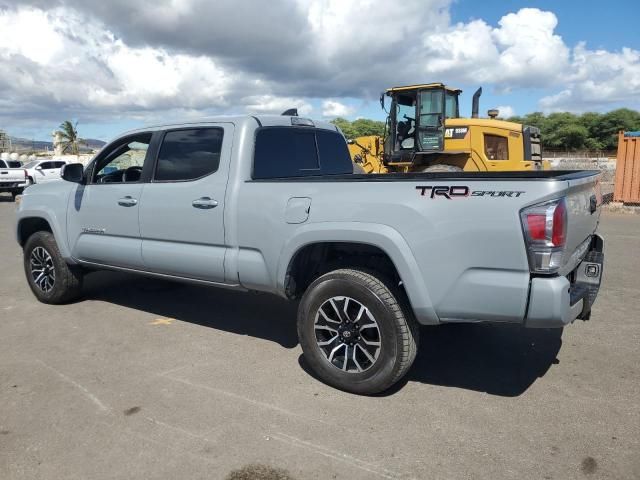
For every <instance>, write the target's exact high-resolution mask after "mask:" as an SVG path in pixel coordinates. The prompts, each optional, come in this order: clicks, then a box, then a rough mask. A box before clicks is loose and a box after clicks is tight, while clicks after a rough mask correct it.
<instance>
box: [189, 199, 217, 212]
mask: <svg viewBox="0 0 640 480" xmlns="http://www.w3.org/2000/svg"><path fill="white" fill-rule="evenodd" d="M191 205H193V206H194V207H195V208H202V209H204V210H207V209H209V208H216V207H217V206H218V202H217V201H216V200H213V199H212V198H209V197H201V198H198V199H197V200H194V201H193V202H191Z"/></svg>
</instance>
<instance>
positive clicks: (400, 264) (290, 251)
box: [277, 222, 439, 324]
mask: <svg viewBox="0 0 640 480" xmlns="http://www.w3.org/2000/svg"><path fill="white" fill-rule="evenodd" d="M327 252H333V253H335V252H338V253H339V254H343V255H345V256H343V257H341V256H340V255H338V258H336V256H335V255H334V256H331V255H329V256H327V255H326V253H327ZM349 253H350V254H351V255H349V256H348V258H347V255H346V254H349ZM354 257H360V258H354ZM363 257H364V258H363ZM366 257H373V258H374V260H375V261H374V262H369V263H367V261H366ZM327 260H328V261H327ZM354 260H355V261H354ZM362 260H365V262H363V261H362ZM323 262H324V263H323ZM346 267H350V268H354V267H355V268H357V267H361V268H365V269H367V270H373V271H378V272H382V273H389V272H390V273H391V274H392V275H393V274H395V275H397V280H398V281H399V282H402V287H403V288H404V290H405V292H406V294H407V298H408V300H409V303H410V304H411V307H412V309H413V311H414V313H415V316H416V318H417V320H418V321H419V322H420V323H422V324H437V323H439V320H438V317H437V315H436V313H435V311H434V309H433V305H432V303H431V300H430V298H429V294H428V292H427V289H426V286H425V284H424V280H423V276H422V273H421V271H420V268H419V267H418V264H417V262H416V260H415V257H414V255H413V253H412V251H411V249H410V248H409V246H408V244H407V242H406V241H405V239H404V238H403V237H402V235H401V234H400V233H399V232H398V231H396V230H395V229H393V228H392V227H389V226H387V225H379V224H368V223H349V224H344V223H333V222H326V223H322V224H309V225H307V226H305V227H303V228H301V229H300V230H299V231H298V233H297V234H296V235H295V236H294V237H293V238H292V239H291V240H290V241H289V242H288V243H287V244H286V245H285V246H284V248H283V250H282V254H281V256H280V261H279V265H278V271H277V288H278V290H280V291H281V292H284V294H285V295H286V296H287V297H289V298H295V297H296V296H299V295H300V294H301V291H304V289H306V287H307V286H308V284H309V283H311V282H312V281H313V280H314V279H315V278H317V277H318V276H319V275H322V274H324V273H326V272H327V271H329V270H334V269H338V268H346ZM311 268H312V269H313V271H312V272H311V273H309V272H308V270H309V269H311ZM327 268H329V270H326V269H327ZM305 271H307V272H306V274H307V275H308V276H307V277H306V278H304V279H302V280H301V279H300V272H305ZM303 274H304V273H303ZM386 276H389V275H386ZM392 279H393V278H392Z"/></svg>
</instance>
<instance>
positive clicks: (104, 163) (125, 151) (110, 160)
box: [92, 133, 151, 183]
mask: <svg viewBox="0 0 640 480" xmlns="http://www.w3.org/2000/svg"><path fill="white" fill-rule="evenodd" d="M150 142H151V133H144V134H140V135H136V136H133V137H129V138H127V139H126V140H124V141H123V142H119V143H117V144H116V145H114V146H113V147H112V148H111V149H110V150H108V151H107V152H106V153H105V155H101V156H100V158H99V159H98V160H97V163H96V165H95V167H94V171H95V175H94V176H93V182H92V183H131V182H139V181H140V177H141V175H142V167H143V165H144V159H145V157H146V156H147V150H148V149H149V143H150Z"/></svg>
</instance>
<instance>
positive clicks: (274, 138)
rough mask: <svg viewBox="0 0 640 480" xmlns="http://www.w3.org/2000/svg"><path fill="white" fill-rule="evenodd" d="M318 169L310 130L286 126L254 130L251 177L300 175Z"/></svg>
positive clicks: (311, 172)
mask: <svg viewBox="0 0 640 480" xmlns="http://www.w3.org/2000/svg"><path fill="white" fill-rule="evenodd" d="M318 173H319V172H318V151H317V149H316V136H315V133H314V130H310V129H303V128H290V127H286V128H264V129H262V130H258V134H257V135H256V150H255V157H254V160H253V177H254V178H278V177H300V176H303V175H317V174H318Z"/></svg>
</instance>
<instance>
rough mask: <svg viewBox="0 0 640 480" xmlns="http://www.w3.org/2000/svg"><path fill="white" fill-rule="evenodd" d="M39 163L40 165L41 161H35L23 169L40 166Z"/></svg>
mask: <svg viewBox="0 0 640 480" xmlns="http://www.w3.org/2000/svg"><path fill="white" fill-rule="evenodd" d="M38 163H40V160H34V161H32V162H29V163H27V164H26V165H25V166H24V167H22V168H33V167H35V166H36V165H38Z"/></svg>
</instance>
